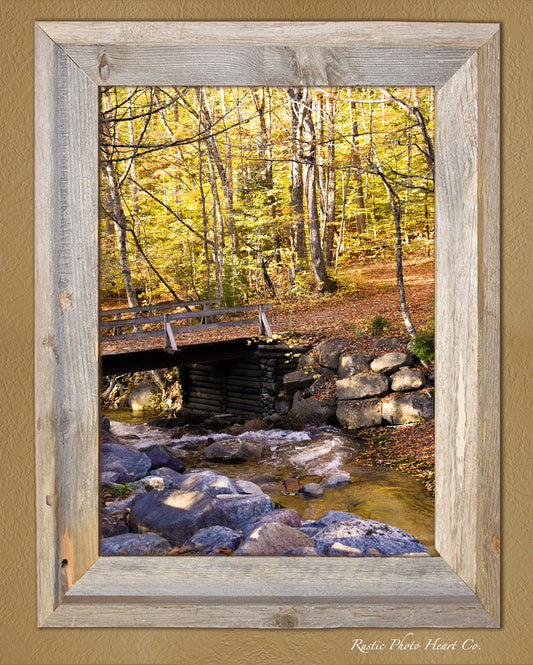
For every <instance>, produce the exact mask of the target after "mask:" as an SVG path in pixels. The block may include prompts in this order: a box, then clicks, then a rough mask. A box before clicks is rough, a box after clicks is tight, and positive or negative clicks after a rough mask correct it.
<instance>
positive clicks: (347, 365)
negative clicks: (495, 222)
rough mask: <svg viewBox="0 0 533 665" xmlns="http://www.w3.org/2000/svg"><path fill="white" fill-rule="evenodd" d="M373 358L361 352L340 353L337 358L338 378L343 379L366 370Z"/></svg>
mask: <svg viewBox="0 0 533 665" xmlns="http://www.w3.org/2000/svg"><path fill="white" fill-rule="evenodd" d="M373 360H374V356H366V355H363V354H362V353H346V354H342V356H341V357H340V358H339V368H338V370H339V371H338V374H339V379H345V378H346V377H347V376H353V375H354V374H362V373H363V372H368V371H369V370H370V363H371V362H372V361H373Z"/></svg>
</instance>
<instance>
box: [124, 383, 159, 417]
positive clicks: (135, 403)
mask: <svg viewBox="0 0 533 665" xmlns="http://www.w3.org/2000/svg"><path fill="white" fill-rule="evenodd" d="M159 392H160V390H159V388H158V387H157V386H156V384H155V383H149V382H147V381H146V382H143V383H139V385H137V386H135V388H133V390H131V391H130V393H129V395H128V404H129V406H130V408H131V410H132V411H150V410H151V409H153V408H154V406H155V403H156V399H157V395H158V394H159Z"/></svg>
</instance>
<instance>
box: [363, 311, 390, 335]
mask: <svg viewBox="0 0 533 665" xmlns="http://www.w3.org/2000/svg"><path fill="white" fill-rule="evenodd" d="M389 327H390V321H389V320H388V319H387V318H386V317H385V316H383V315H382V314H376V316H375V317H374V318H373V319H372V321H370V325H369V326H368V332H369V333H370V334H371V335H383V333H384V332H385V331H386V330H388V329H389Z"/></svg>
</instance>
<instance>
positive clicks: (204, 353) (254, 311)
mask: <svg viewBox="0 0 533 665" xmlns="http://www.w3.org/2000/svg"><path fill="white" fill-rule="evenodd" d="M271 307H272V305H270V304H268V303H261V304H257V305H243V306H240V307H220V300H219V299H209V300H191V301H173V302H166V303H157V304H154V305H145V306H142V307H126V308H122V309H111V310H103V311H102V312H101V313H100V331H101V342H102V354H101V356H102V372H103V374H104V375H110V374H118V373H124V372H136V371H141V370H148V369H158V368H162V367H174V366H179V365H184V364H187V363H197V362H210V361H213V360H218V359H220V360H227V359H230V358H236V357H242V356H243V355H246V353H247V352H249V351H250V348H249V347H250V345H251V344H253V341H254V340H258V338H271V337H272V329H271V327H270V323H269V321H268V318H267V314H266V312H267V310H268V309H270V308H271ZM243 314H244V315H245V316H246V318H242V315H243ZM254 324H255V325H256V326H257V327H256V328H255V331H254V332H255V335H254V332H252V330H253V328H252V329H251V330H250V334H248V335H247V336H246V337H243V336H242V334H241V336H240V337H231V336H229V337H228V335H225V336H224V339H223V340H217V341H211V342H210V341H206V340H205V339H202V338H203V337H205V336H203V335H202V333H203V332H204V331H205V330H214V329H223V328H231V327H238V328H239V329H241V327H242V326H251V325H254ZM241 332H242V331H241ZM186 333H193V335H185V334H186ZM128 342H130V343H129V344H128Z"/></svg>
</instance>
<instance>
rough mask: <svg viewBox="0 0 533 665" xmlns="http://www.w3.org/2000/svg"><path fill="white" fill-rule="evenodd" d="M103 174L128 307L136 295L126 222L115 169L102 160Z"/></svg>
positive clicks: (135, 301)
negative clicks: (132, 278)
mask: <svg viewBox="0 0 533 665" xmlns="http://www.w3.org/2000/svg"><path fill="white" fill-rule="evenodd" d="M104 174H105V177H106V182H107V191H108V196H109V203H110V204H111V210H112V211H113V220H114V222H115V237H116V239H117V249H118V260H119V263H120V272H121V273H122V279H123V281H124V289H125V291H126V298H127V299H128V307H138V306H139V302H138V301H137V295H136V293H135V291H134V289H133V284H132V281H131V269H130V264H129V261H128V247H127V226H128V225H127V222H126V216H125V215H124V209H123V208H122V202H121V200H120V193H119V191H118V186H117V179H116V175H115V170H114V169H113V166H112V164H111V163H110V162H107V161H106V162H104Z"/></svg>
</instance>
